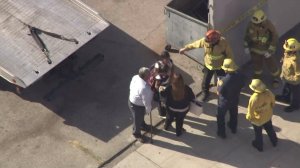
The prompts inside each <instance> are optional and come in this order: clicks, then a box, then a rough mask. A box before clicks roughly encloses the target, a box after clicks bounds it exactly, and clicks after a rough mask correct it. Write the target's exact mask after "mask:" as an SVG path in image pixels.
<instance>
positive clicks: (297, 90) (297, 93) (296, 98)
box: [288, 84, 300, 108]
mask: <svg viewBox="0 0 300 168" xmlns="http://www.w3.org/2000/svg"><path fill="white" fill-rule="evenodd" d="M288 85H289V88H290V91H291V92H290V94H291V95H290V100H291V106H293V107H297V108H298V107H299V103H300V84H298V85H291V84H288Z"/></svg>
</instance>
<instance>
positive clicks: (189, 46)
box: [179, 38, 205, 54]
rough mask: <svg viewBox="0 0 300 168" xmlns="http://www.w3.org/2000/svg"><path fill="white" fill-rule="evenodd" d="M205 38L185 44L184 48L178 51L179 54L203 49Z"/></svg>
mask: <svg viewBox="0 0 300 168" xmlns="http://www.w3.org/2000/svg"><path fill="white" fill-rule="evenodd" d="M204 40H205V38H202V39H200V40H197V41H195V42H193V43H190V44H187V45H186V46H184V47H183V48H181V49H180V50H179V54H183V53H184V52H185V51H189V50H192V49H194V48H203V47H204V42H205V41H204Z"/></svg>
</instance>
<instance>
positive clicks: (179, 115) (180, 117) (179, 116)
mask: <svg viewBox="0 0 300 168" xmlns="http://www.w3.org/2000/svg"><path fill="white" fill-rule="evenodd" d="M186 114H187V112H174V111H172V110H169V109H168V110H167V116H166V121H165V126H166V127H169V126H170V125H171V124H172V122H173V121H174V118H175V121H176V134H177V135H178V134H181V131H182V127H183V121H184V118H185V116H186Z"/></svg>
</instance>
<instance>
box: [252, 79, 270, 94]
mask: <svg viewBox="0 0 300 168" xmlns="http://www.w3.org/2000/svg"><path fill="white" fill-rule="evenodd" d="M249 87H250V89H251V90H253V91H254V92H257V93H262V92H264V91H265V90H266V89H267V87H266V85H265V84H264V83H263V82H262V81H261V80H260V79H252V81H251V84H250V85H249Z"/></svg>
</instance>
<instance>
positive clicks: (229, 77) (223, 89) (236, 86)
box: [217, 59, 246, 139]
mask: <svg viewBox="0 0 300 168" xmlns="http://www.w3.org/2000/svg"><path fill="white" fill-rule="evenodd" d="M222 69H223V70H224V71H225V73H226V76H225V77H223V78H222V79H220V80H218V83H217V94H218V96H219V98H218V113H217V124H218V131H217V135H218V136H219V137H221V138H223V139H224V138H226V133H225V115H226V112H227V111H229V114H230V119H229V121H228V122H227V126H228V127H229V128H230V129H231V132H232V133H234V134H235V133H236V130H237V122H238V121H237V116H238V103H239V95H240V92H241V89H242V87H243V86H244V85H245V80H246V77H245V76H244V75H243V74H242V73H240V72H239V71H237V70H238V67H237V65H236V64H235V63H234V61H233V60H232V59H225V60H224V63H223V66H222Z"/></svg>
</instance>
